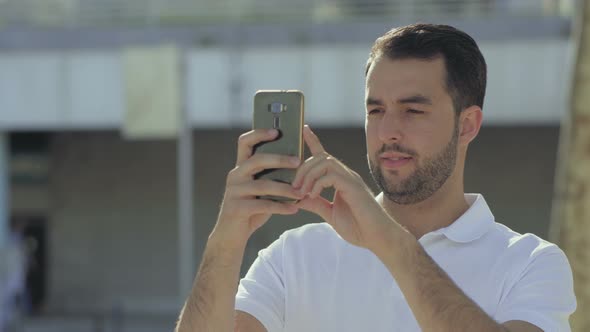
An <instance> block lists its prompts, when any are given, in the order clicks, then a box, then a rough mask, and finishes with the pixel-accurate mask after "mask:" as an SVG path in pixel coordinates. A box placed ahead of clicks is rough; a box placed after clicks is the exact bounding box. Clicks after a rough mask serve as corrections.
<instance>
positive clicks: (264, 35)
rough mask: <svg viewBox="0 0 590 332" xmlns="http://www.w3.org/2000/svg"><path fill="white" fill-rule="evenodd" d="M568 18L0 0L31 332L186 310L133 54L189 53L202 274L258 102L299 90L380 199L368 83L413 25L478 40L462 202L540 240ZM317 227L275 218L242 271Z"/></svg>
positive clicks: (167, 180) (497, 8) (514, 2)
mask: <svg viewBox="0 0 590 332" xmlns="http://www.w3.org/2000/svg"><path fill="white" fill-rule="evenodd" d="M572 3H573V0H572V1H567V0H452V1H451V0H413V1H412V0H371V1H357V0H321V1H320V0H317V1H312V0H297V1H293V0H291V1H286V0H281V1H269V0H242V1H237V0H219V1H215V2H209V1H190V0H168V1H164V0H152V1H142V0H128V1H115V0H101V1H98V0H27V1H25V0H0V198H3V197H4V199H2V203H0V226H6V227H0V229H7V227H8V226H7V225H8V221H9V220H10V219H11V218H12V219H19V220H21V221H23V220H24V221H25V225H26V226H25V228H24V231H23V232H24V234H23V235H24V237H25V238H26V239H28V240H27V241H28V242H27V243H28V247H29V248H30V251H29V261H30V262H33V263H31V265H30V266H29V270H28V271H29V272H28V276H27V280H26V282H27V286H28V290H29V291H28V296H29V302H28V303H30V306H29V307H28V308H27V309H26V310H27V315H25V318H24V319H23V321H22V324H21V327H20V329H21V330H22V331H63V332H67V331H80V332H84V331H115V332H116V331H140V330H141V331H170V330H171V329H172V326H173V325H174V321H175V319H176V316H177V314H178V312H179V309H180V307H181V304H182V300H181V299H182V298H183V297H184V296H185V295H186V294H179V288H178V280H179V270H180V268H179V265H180V264H181V263H180V260H179V258H178V241H179V235H178V227H179V226H178V225H179V223H178V221H177V219H178V217H179V213H178V208H177V206H178V204H177V201H178V198H179V197H178V188H177V176H178V165H177V157H178V156H177V145H176V141H175V140H174V139H171V138H157V137H152V138H150V139H141V140H137V139H129V138H128V137H127V136H126V135H124V134H123V133H124V132H125V130H126V128H128V126H129V125H130V123H129V122H130V121H131V120H129V114H128V109H127V106H128V97H129V96H128V95H126V93H125V91H128V90H127V86H128V84H129V77H126V76H125V72H126V66H127V64H126V61H125V50H126V49H128V48H129V47H134V46H157V45H170V44H174V45H179V46H181V58H182V59H183V60H182V61H183V62H184V63H185V67H184V68H185V70H184V71H183V72H182V74H181V75H180V80H179V82H180V84H179V86H178V90H179V93H180V95H181V96H184V97H185V98H184V101H186V105H187V109H188V113H189V120H188V122H190V126H191V127H192V128H193V143H194V149H193V151H194V166H195V167H194V175H195V181H194V185H195V197H194V210H195V217H194V230H195V234H194V237H195V243H194V246H195V254H196V257H197V258H198V257H200V255H201V252H202V248H203V245H204V243H205V241H206V239H207V235H208V233H209V232H210V230H211V228H212V226H213V224H214V222H215V219H216V215H217V212H218V207H219V203H220V200H221V198H222V195H223V187H224V184H225V175H226V173H227V171H228V170H230V169H231V168H232V167H233V163H234V158H235V146H236V139H237V137H238V136H239V135H240V133H242V132H243V131H245V130H247V129H248V128H249V126H250V121H251V108H252V97H253V95H254V92H255V91H256V90H258V89H300V90H303V91H304V92H305V95H306V122H307V123H309V124H310V125H311V126H312V127H313V128H315V129H316V131H317V132H318V134H319V136H320V138H321V139H322V141H323V143H324V145H325V147H326V148H327V149H328V151H330V152H331V153H332V154H334V155H335V156H336V157H338V158H340V159H342V160H343V161H344V162H345V163H346V164H348V165H349V166H351V167H352V168H353V169H355V170H357V171H359V173H361V174H362V175H363V176H364V177H365V179H366V180H367V182H368V183H371V184H372V180H371V179H370V176H369V174H368V170H367V166H366V157H365V153H366V152H365V148H364V144H365V143H364V133H363V121H364V113H363V112H364V110H363V102H364V100H363V98H364V75H363V74H364V64H365V61H366V57H367V55H368V51H369V48H370V46H371V45H372V43H373V41H374V40H375V38H376V37H378V36H380V35H381V34H383V33H384V32H385V31H387V30H388V29H390V28H392V27H395V26H400V25H404V24H408V23H413V22H416V21H426V22H435V23H447V24H451V25H454V26H456V27H458V28H461V29H463V30H465V31H467V32H468V33H470V34H471V35H472V36H474V37H475V39H476V40H477V41H478V43H479V45H480V47H481V49H482V52H483V53H484V56H485V57H486V60H487V63H488V70H489V74H488V75H489V76H488V90H487V97H486V102H485V105H484V128H483V129H482V131H481V133H480V136H479V137H478V138H477V139H476V141H475V142H474V144H473V146H472V147H471V149H470V152H469V156H468V159H469V160H468V163H467V168H466V190H467V191H470V192H481V193H483V194H484V195H485V196H486V199H487V200H488V202H489V204H490V205H491V207H492V209H493V211H494V212H495V215H496V218H497V221H498V222H501V223H504V224H506V225H508V226H509V227H511V228H513V229H515V230H517V231H520V232H532V233H536V234H538V235H540V236H542V237H546V236H547V231H548V224H549V217H550V204H551V197H552V192H553V177H554V172H555V165H556V160H555V159H556V154H557V142H558V135H559V124H560V119H561V117H562V115H563V114H565V112H566V110H567V96H568V84H569V77H570V67H571V60H572V43H571V40H570V34H571V28H570V26H571V14H572V8H571V7H572V6H573V5H572ZM144 83H145V84H147V85H153V86H156V87H158V86H159V85H161V84H162V81H161V80H159V79H157V78H156V79H154V80H149V81H148V82H144ZM153 86H152V87H153ZM152 97H154V96H150V95H146V96H145V101H146V105H149V103H150V102H151V101H152V99H151V98H152ZM146 107H147V106H146ZM171 112H172V110H171ZM136 115H137V114H136ZM139 116H141V113H140V115H139ZM2 156H6V158H5V159H3V158H2ZM3 160H5V161H6V162H4V163H3V162H2V161H3ZM3 188H4V189H5V190H3ZM3 193H4V195H3ZM3 204H4V205H3ZM319 221H320V220H319V218H318V217H316V216H313V215H309V214H303V213H302V214H300V215H298V216H297V217H295V218H293V217H291V218H289V217H285V218H273V220H271V221H270V222H269V224H267V225H266V226H264V227H263V228H262V229H261V230H260V231H258V232H257V233H256V234H255V235H254V237H253V238H252V241H251V242H250V244H249V247H248V252H247V255H246V259H245V262H244V266H243V270H246V269H247V268H248V266H249V264H250V263H251V262H252V260H253V259H254V257H255V256H256V253H257V251H258V250H259V249H260V248H262V247H265V246H266V245H268V244H269V243H270V242H271V241H273V240H274V239H275V238H276V237H277V236H278V234H280V233H281V232H282V231H284V230H285V229H289V228H293V227H296V226H299V225H302V224H304V223H307V222H319ZM5 233H6V231H0V235H2V236H3V234H4V235H5ZM197 265H198V259H196V261H195V262H194V268H195V269H196V266H197Z"/></svg>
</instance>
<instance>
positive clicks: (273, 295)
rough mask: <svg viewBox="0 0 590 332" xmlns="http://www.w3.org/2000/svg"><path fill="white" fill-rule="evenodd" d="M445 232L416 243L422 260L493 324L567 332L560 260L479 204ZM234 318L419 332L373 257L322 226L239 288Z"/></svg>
mask: <svg viewBox="0 0 590 332" xmlns="http://www.w3.org/2000/svg"><path fill="white" fill-rule="evenodd" d="M465 197H466V199H467V202H468V203H469V205H470V208H469V209H468V210H467V211H466V212H465V214H463V215H462V216H461V217H460V218H459V219H457V220H456V221H455V222H454V223H453V224H451V225H450V226H448V227H445V228H442V229H439V230H437V231H434V232H431V233H428V234H426V235H424V236H423V237H422V238H420V240H419V241H420V244H422V246H423V247H424V249H425V250H426V252H427V253H428V254H429V255H430V256H431V257H432V258H433V259H434V261H436V263H437V264H438V265H439V266H440V267H441V268H442V269H444V270H445V271H446V272H447V274H448V275H449V276H450V277H451V278H452V279H453V281H454V282H455V283H456V284H457V285H458V286H459V287H460V288H461V289H462V290H463V292H464V293H465V294H467V295H468V296H469V297H470V298H471V299H473V301H475V302H476V303H477V304H478V305H479V306H480V307H481V308H482V309H483V310H484V311H485V312H486V313H487V314H488V315H490V317H492V318H493V319H495V320H496V321H498V322H500V323H502V322H506V321H510V320H523V321H527V322H530V323H532V324H534V325H536V326H538V327H540V328H541V329H543V330H544V331H547V332H554V331H570V327H569V324H568V317H569V315H570V314H571V313H572V312H573V311H574V310H575V308H576V299H575V296H574V291H573V280H572V272H571V269H570V266H569V263H568V260H567V258H566V256H565V255H564V253H563V252H562V251H561V250H560V249H559V248H558V247H557V246H556V245H554V244H551V243H549V242H547V241H544V240H542V239H540V238H539V237H537V236H535V235H532V234H525V235H521V234H518V233H516V232H514V231H512V230H510V229H509V228H507V227H506V226H504V225H502V224H498V223H496V222H495V221H494V216H493V215H492V213H491V211H490V209H489V208H488V205H487V204H486V202H485V200H484V198H483V196H481V195H478V194H467V195H465ZM236 309H237V310H241V311H245V312H247V313H249V314H251V315H253V316H254V317H256V318H257V319H258V320H259V321H260V322H261V323H262V324H263V325H264V326H265V327H266V329H267V330H268V332H278V331H285V332H302V331H305V332H312V331H321V332H337V331H338V332H340V331H371V332H381V331H382V332H392V331H403V332H408V331H420V328H419V326H418V323H417V322H416V319H415V318H414V315H413V314H412V311H411V309H410V307H409V306H408V304H407V302H406V300H405V298H404V296H403V294H402V292H401V291H400V289H399V287H398V285H397V283H396V281H395V279H394V278H393V277H392V275H391V274H390V273H389V271H388V270H387V268H386V267H385V266H384V265H383V263H382V262H381V261H380V260H379V259H378V258H377V257H376V256H375V255H374V254H373V253H371V252H370V251H368V250H366V249H363V248H360V247H356V246H354V245H351V244H349V243H348V242H346V241H345V240H343V239H342V238H341V237H340V236H339V235H338V234H337V233H336V232H335V231H334V230H333V229H332V227H331V226H330V225H328V224H326V223H320V224H309V225H305V226H303V227H300V228H297V229H293V230H289V231H287V232H285V233H283V234H282V235H281V237H280V238H279V239H278V240H276V241H275V242H274V243H273V244H271V245H270V246H269V247H268V248H266V249H264V250H261V251H260V253H259V256H258V258H257V259H256V261H255V262H254V263H253V264H252V266H251V268H250V270H249V271H248V273H247V275H246V276H245V277H244V278H243V279H242V280H241V281H240V285H239V288H238V293H237V295H236Z"/></svg>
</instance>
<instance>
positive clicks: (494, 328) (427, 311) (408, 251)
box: [381, 235, 506, 332]
mask: <svg viewBox="0 0 590 332" xmlns="http://www.w3.org/2000/svg"><path fill="white" fill-rule="evenodd" d="M396 242H397V243H391V244H390V245H391V246H392V248H391V249H390V250H387V251H384V252H390V253H391V252H397V253H398V254H394V255H389V256H382V257H381V259H382V260H383V261H384V263H385V265H386V266H387V267H388V269H389V271H390V272H391V274H392V275H393V277H394V278H395V280H396V281H397V283H398V285H399V287H400V289H401V290H402V292H403V294H404V296H405V298H406V300H407V301H408V304H409V306H410V308H411V309H412V312H413V313H414V316H415V317H416V320H417V321H418V324H419V325H420V327H421V328H422V330H423V331H453V332H458V331H482V332H504V331H506V330H505V329H504V327H502V326H501V325H500V324H498V323H497V322H495V321H494V320H493V319H492V318H491V317H490V316H488V315H487V314H486V313H485V312H484V311H483V310H482V309H481V308H480V307H479V306H478V305H477V304H476V303H475V302H473V300H471V299H470V298H469V297H468V296H467V295H465V293H463V291H462V290H461V289H460V288H459V287H457V285H455V283H454V282H453V281H452V280H451V278H450V277H449V276H448V275H447V274H446V273H445V272H444V271H443V270H442V269H441V268H440V267H439V266H438V265H437V264H436V262H434V261H433V260H432V258H431V257H430V256H429V255H428V254H427V253H426V252H425V251H424V249H423V248H422V246H421V245H420V243H419V242H418V241H416V240H415V239H414V238H413V237H411V236H410V235H408V236H402V237H400V238H398V239H397V240H396ZM400 253H401V254H400Z"/></svg>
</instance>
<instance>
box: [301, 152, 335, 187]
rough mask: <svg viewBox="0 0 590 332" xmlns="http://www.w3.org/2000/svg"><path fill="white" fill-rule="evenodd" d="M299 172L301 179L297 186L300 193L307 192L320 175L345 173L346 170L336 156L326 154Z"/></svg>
mask: <svg viewBox="0 0 590 332" xmlns="http://www.w3.org/2000/svg"><path fill="white" fill-rule="evenodd" d="M302 167H303V166H302ZM299 171H300V170H297V172H298V173H299ZM301 173H302V175H301V176H302V180H301V185H300V186H299V188H300V190H301V192H302V193H304V194H307V193H309V192H310V190H311V188H312V187H313V185H314V183H315V181H316V180H317V179H319V178H320V177H322V176H325V175H326V174H329V173H338V174H346V171H345V169H344V168H343V167H342V164H341V163H340V162H339V161H338V160H337V159H336V158H334V157H332V156H327V157H326V158H324V159H322V160H321V162H319V163H316V164H314V165H313V167H312V168H310V169H308V170H305V172H301Z"/></svg>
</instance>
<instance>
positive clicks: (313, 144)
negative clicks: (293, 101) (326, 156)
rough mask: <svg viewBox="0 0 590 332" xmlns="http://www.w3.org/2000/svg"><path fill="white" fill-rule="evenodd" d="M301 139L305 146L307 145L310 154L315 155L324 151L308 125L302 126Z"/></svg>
mask: <svg viewBox="0 0 590 332" xmlns="http://www.w3.org/2000/svg"><path fill="white" fill-rule="evenodd" d="M303 139H304V140H305V143H306V144H307V147H309V151H310V152H311V154H312V155H314V156H315V155H317V154H320V153H323V152H325V151H326V150H325V149H324V147H323V146H322V143H321V142H320V139H319V138H318V137H317V136H316V134H314V132H313V131H311V128H309V126H308V125H305V126H304V127H303Z"/></svg>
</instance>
